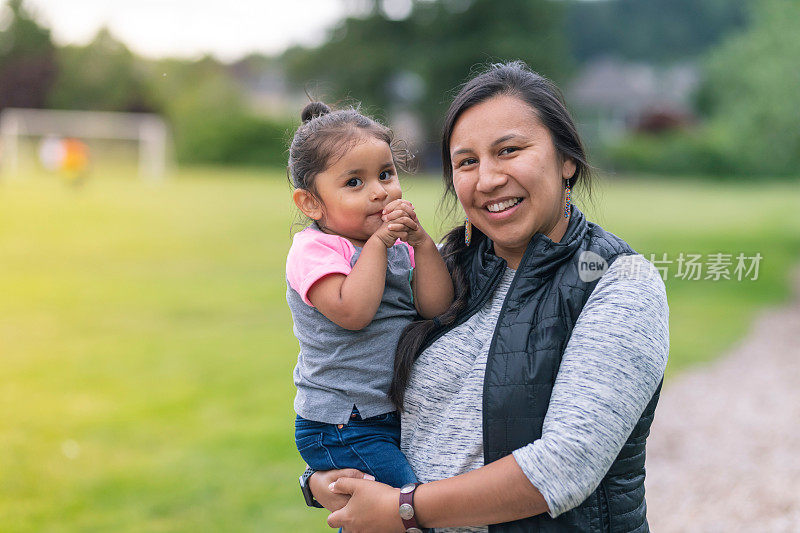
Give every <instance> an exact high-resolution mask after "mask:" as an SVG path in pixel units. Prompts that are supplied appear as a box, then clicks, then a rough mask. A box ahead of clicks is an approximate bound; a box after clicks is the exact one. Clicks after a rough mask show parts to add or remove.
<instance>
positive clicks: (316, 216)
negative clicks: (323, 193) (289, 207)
mask: <svg viewBox="0 0 800 533" xmlns="http://www.w3.org/2000/svg"><path fill="white" fill-rule="evenodd" d="M292 200H294V205H296V206H297V208H298V209H299V210H300V211H302V212H303V214H304V215H305V216H307V217H308V218H310V219H311V220H320V219H321V218H322V215H323V211H322V202H320V201H319V200H318V199H317V197H316V196H314V195H313V194H311V191H308V190H306V189H295V190H294V192H293V193H292Z"/></svg>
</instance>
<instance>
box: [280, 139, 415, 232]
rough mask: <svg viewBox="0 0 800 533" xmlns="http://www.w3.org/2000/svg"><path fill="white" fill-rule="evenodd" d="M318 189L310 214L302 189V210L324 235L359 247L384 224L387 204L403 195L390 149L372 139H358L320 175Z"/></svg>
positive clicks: (317, 179)
mask: <svg viewBox="0 0 800 533" xmlns="http://www.w3.org/2000/svg"><path fill="white" fill-rule="evenodd" d="M314 188H315V189H316V198H315V199H314V198H312V200H316V202H315V203H316V206H314V209H312V210H311V212H309V210H307V209H305V208H304V206H303V205H301V203H299V202H298V201H297V193H298V192H299V189H298V191H295V202H296V203H297V204H298V207H300V209H301V210H302V211H303V212H304V213H305V214H306V215H308V216H309V217H311V218H312V219H314V220H316V221H317V222H318V224H319V226H320V228H321V229H322V230H323V231H324V232H326V233H333V234H336V235H341V236H342V237H345V238H347V239H348V240H350V241H351V242H352V243H353V244H355V245H356V246H363V245H364V243H365V242H366V240H367V239H369V238H370V237H371V236H372V234H373V233H375V231H376V230H377V229H378V228H379V227H380V226H381V224H383V220H382V219H381V216H382V214H383V213H382V211H383V208H384V207H385V206H386V204H388V203H389V202H392V201H394V200H397V199H398V198H401V197H402V194H403V193H402V191H401V190H400V182H399V180H398V177H397V169H396V168H395V165H394V159H393V157H392V151H391V149H390V148H389V145H388V144H387V143H386V142H385V141H382V140H380V139H377V138H375V137H372V136H370V135H364V136H363V137H361V138H360V139H358V140H357V141H356V144H354V145H352V146H349V147H348V150H347V152H345V153H344V155H342V157H340V158H339V159H336V160H334V162H333V164H332V165H330V166H329V167H328V168H327V169H325V170H324V171H323V172H321V173H319V174H318V175H317V177H316V179H315V180H314ZM305 192H307V191H305Z"/></svg>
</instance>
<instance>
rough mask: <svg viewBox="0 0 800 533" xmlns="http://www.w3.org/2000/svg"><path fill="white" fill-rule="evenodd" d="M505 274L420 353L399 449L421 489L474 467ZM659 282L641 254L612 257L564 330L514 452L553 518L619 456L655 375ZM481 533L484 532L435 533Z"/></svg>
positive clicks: (665, 347) (661, 337)
mask: <svg viewBox="0 0 800 533" xmlns="http://www.w3.org/2000/svg"><path fill="white" fill-rule="evenodd" d="M514 274H515V271H514V270H511V269H507V270H506V273H505V275H504V276H503V279H502V281H501V283H500V285H499V286H498V287H497V289H496V290H495V292H494V294H493V295H492V297H491V298H490V299H489V300H487V302H486V303H485V304H484V306H483V308H482V309H481V310H480V311H479V312H477V313H476V314H475V315H473V316H472V317H471V318H470V319H468V320H467V321H466V322H465V323H463V324H461V325H460V326H457V327H456V328H454V329H452V330H450V331H449V332H447V333H446V334H445V335H443V336H442V337H441V338H440V339H439V340H437V341H436V342H435V343H434V344H432V345H431V346H430V347H428V348H427V349H426V350H425V351H423V352H422V354H420V357H419V359H418V360H417V362H416V363H415V365H414V367H413V370H412V374H411V378H410V381H409V385H408V389H407V392H406V398H405V412H404V413H403V418H402V439H401V448H402V450H403V452H404V453H405V454H406V457H408V460H409V462H410V463H411V466H412V467H413V469H414V471H415V472H416V474H417V476H418V477H419V479H420V481H422V482H429V481H434V480H437V479H444V478H448V477H453V476H456V475H458V474H463V473H464V472H468V471H470V470H473V469H476V468H479V467H481V466H483V464H484V462H483V430H482V428H483V413H482V397H483V381H484V373H485V370H486V358H487V355H488V351H489V345H490V343H491V337H492V333H493V332H494V327H495V324H496V323H497V319H498V316H499V314H500V308H501V307H502V304H503V300H504V299H505V296H506V293H507V292H508V288H509V286H510V285H511V280H512V279H513V277H514ZM668 322H669V308H668V307H667V297H666V291H665V288H664V282H663V280H662V279H661V277H660V275H659V273H658V271H657V270H656V269H655V267H653V265H652V264H650V263H649V262H648V261H647V260H646V259H644V258H643V257H642V256H641V255H630V256H623V257H619V258H618V259H617V260H616V261H615V262H614V263H612V265H611V266H610V267H609V269H608V271H607V272H606V273H605V275H604V276H603V277H602V278H601V279H600V280H599V282H598V284H597V286H596V287H595V289H594V291H593V292H592V294H591V295H590V297H589V299H588V301H587V302H586V305H585V306H584V308H583V310H582V312H581V314H580V316H579V317H578V321H577V323H576V324H575V328H574V329H573V331H572V336H571V337H570V340H569V343H568V344H567V348H566V350H565V351H564V356H563V358H562V360H561V366H560V368H559V371H558V375H557V377H556V381H555V384H554V387H553V392H552V395H551V398H550V404H549V407H548V410H547V415H546V416H545V420H544V424H543V427H542V437H541V438H540V439H539V440H537V441H535V442H532V443H530V444H528V445H527V446H524V447H522V448H520V449H518V450H515V451H514V452H513V455H514V458H515V459H516V461H517V464H519V466H520V468H521V469H522V471H523V472H524V473H525V475H526V476H527V477H528V479H530V481H531V483H532V484H533V485H534V486H535V487H536V488H537V489H539V491H540V492H541V493H542V495H543V496H544V498H545V500H546V501H547V504H548V508H549V514H550V515H551V516H553V517H556V516H558V515H559V514H561V513H563V512H565V511H568V510H569V509H571V508H573V507H575V506H577V505H578V504H580V503H581V502H582V501H583V500H585V499H586V498H587V497H588V496H589V495H590V494H591V493H592V492H593V491H594V489H595V488H597V486H598V485H599V483H600V481H601V479H602V478H603V476H604V475H605V473H606V472H607V471H608V469H609V468H610V466H611V464H612V462H613V461H614V458H616V456H617V455H618V454H619V451H620V450H621V449H622V445H623V444H624V443H625V441H626V440H627V438H628V436H629V435H630V433H631V431H632V430H633V427H634V425H635V424H636V422H637V421H638V419H639V416H640V415H641V413H642V412H643V411H644V408H645V407H646V405H647V403H648V402H649V401H650V398H651V397H652V396H653V393H654V392H655V390H656V387H657V386H658V383H659V382H660V381H661V378H662V377H663V375H664V369H665V367H666V363H667V355H668V352H669V324H668ZM445 531H446V532H455V531H459V532H465V531H475V532H483V531H487V527H485V526H482V527H472V528H452V529H437V532H445Z"/></svg>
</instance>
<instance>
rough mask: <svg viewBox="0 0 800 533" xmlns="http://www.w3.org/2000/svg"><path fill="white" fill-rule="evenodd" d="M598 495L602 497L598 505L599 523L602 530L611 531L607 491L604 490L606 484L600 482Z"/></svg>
mask: <svg viewBox="0 0 800 533" xmlns="http://www.w3.org/2000/svg"><path fill="white" fill-rule="evenodd" d="M600 497H601V498H603V504H604V505H601V506H600V525H601V527H602V529H603V531H608V532H609V533H611V507H609V503H608V492H607V491H606V484H605V483H602V482H601V483H600Z"/></svg>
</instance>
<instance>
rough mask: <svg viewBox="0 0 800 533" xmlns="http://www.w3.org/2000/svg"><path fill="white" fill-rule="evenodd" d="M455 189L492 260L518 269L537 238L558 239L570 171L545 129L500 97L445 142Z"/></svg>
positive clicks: (466, 118)
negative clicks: (487, 243) (484, 238)
mask: <svg viewBox="0 0 800 533" xmlns="http://www.w3.org/2000/svg"><path fill="white" fill-rule="evenodd" d="M450 148H451V162H452V167H453V187H454V188H455V192H456V195H457V196H458V199H459V201H460V202H461V205H462V206H464V211H465V212H466V215H467V218H469V220H470V222H472V224H473V225H474V226H475V227H476V228H478V229H479V230H480V231H482V232H483V233H484V234H485V235H486V236H487V237H489V238H490V239H491V240H492V242H493V244H494V252H495V254H497V255H498V256H500V257H502V258H503V259H505V260H506V261H508V262H509V264H510V265H511V266H514V265H516V264H518V263H519V260H520V259H521V258H522V255H523V254H524V252H525V249H526V248H527V245H528V242H530V240H531V238H532V237H533V235H534V234H536V233H543V234H545V235H547V236H548V237H549V238H550V239H552V240H553V241H556V242H557V241H559V240H560V239H561V237H563V235H564V232H565V231H566V228H567V223H568V221H569V219H566V218H564V216H563V211H564V209H563V202H564V184H565V180H566V179H568V178H571V177H572V176H573V174H574V173H575V168H576V167H575V163H574V162H573V161H572V160H570V159H568V158H562V157H561V156H560V155H559V153H558V151H557V150H556V147H555V145H554V144H553V140H552V138H551V136H550V132H549V131H548V129H547V128H546V127H545V126H544V125H543V124H542V122H541V120H539V117H538V116H537V115H536V113H535V112H534V111H533V110H532V109H531V108H530V106H528V105H527V104H526V103H525V102H523V101H522V100H520V99H519V98H517V97H514V96H509V95H499V96H495V97H493V98H490V99H489V100H486V101H485V102H482V103H480V104H477V105H475V106H474V107H471V108H469V109H467V110H466V111H465V112H464V113H463V114H462V115H461V116H460V117H459V118H458V120H457V122H456V124H455V127H454V128H453V135H452V138H451V141H450Z"/></svg>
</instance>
